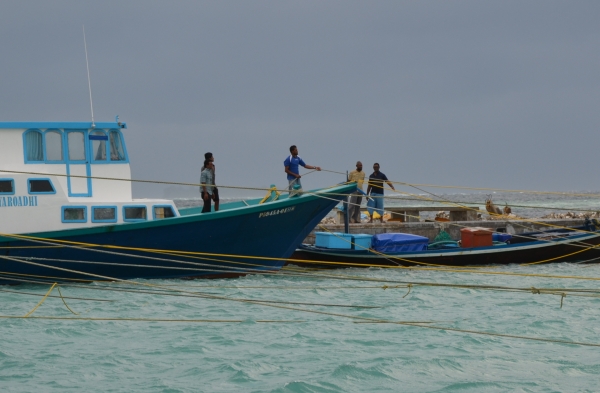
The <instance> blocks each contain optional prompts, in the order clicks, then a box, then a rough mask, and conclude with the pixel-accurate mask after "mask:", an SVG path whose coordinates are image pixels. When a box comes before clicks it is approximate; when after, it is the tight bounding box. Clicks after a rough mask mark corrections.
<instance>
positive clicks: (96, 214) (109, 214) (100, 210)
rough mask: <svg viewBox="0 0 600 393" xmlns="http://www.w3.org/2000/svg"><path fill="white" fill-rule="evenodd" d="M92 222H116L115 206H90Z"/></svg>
mask: <svg viewBox="0 0 600 393" xmlns="http://www.w3.org/2000/svg"><path fill="white" fill-rule="evenodd" d="M92 222H117V207H116V206H102V207H98V206H94V207H92Z"/></svg>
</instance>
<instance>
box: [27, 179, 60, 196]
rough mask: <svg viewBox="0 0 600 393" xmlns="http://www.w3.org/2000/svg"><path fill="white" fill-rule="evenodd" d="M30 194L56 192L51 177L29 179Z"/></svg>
mask: <svg viewBox="0 0 600 393" xmlns="http://www.w3.org/2000/svg"><path fill="white" fill-rule="evenodd" d="M28 183H29V187H28V188H29V193H30V194H56V190H55V189H54V186H53V185H52V182H51V181H50V179H29V180H28Z"/></svg>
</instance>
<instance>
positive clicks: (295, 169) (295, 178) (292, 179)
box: [283, 145, 321, 191]
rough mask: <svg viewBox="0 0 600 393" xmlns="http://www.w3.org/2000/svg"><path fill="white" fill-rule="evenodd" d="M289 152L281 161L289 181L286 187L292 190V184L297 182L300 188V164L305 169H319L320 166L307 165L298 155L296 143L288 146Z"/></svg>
mask: <svg viewBox="0 0 600 393" xmlns="http://www.w3.org/2000/svg"><path fill="white" fill-rule="evenodd" d="M290 153H292V154H291V155H290V156H289V157H288V158H286V159H285V161H284V162H283V166H285V173H287V179H288V182H289V186H288V189H289V190H290V191H292V190H293V189H294V186H295V185H296V184H298V185H299V186H300V189H299V191H300V190H302V184H301V183H300V177H301V176H300V168H299V166H300V165H302V166H303V167H305V168H306V169H316V170H317V171H320V170H321V168H320V167H318V166H311V165H307V164H306V163H305V162H304V160H302V158H300V157H299V156H298V148H297V147H296V145H292V146H290Z"/></svg>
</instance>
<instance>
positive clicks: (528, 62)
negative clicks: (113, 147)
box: [0, 0, 600, 197]
mask: <svg viewBox="0 0 600 393" xmlns="http://www.w3.org/2000/svg"><path fill="white" fill-rule="evenodd" d="M599 20H600V2H598V1H571V2H564V1H547V0H544V1H524V0H519V1H496V2H492V1H369V2H367V1H364V2H355V1H210V2H204V1H168V2H167V1H164V2H158V1H147V0H129V1H80V0H79V1H6V0H4V1H2V2H1V3H0V37H1V38H0V43H1V44H0V45H1V46H0V50H1V53H2V60H1V61H0V89H1V91H2V94H1V96H0V121H44V120H48V121H88V120H90V108H89V98H88V90H87V76H86V69H85V54H84V48H83V36H82V25H85V29H86V35H87V44H88V51H89V60H90V72H91V80H92V91H93V100H94V112H95V118H96V121H112V120H113V119H114V117H115V115H117V114H118V115H120V118H121V120H122V121H125V122H127V124H128V127H129V129H128V130H126V131H125V138H126V142H127V146H128V150H129V155H130V158H131V166H132V173H133V177H134V178H142V179H153V180H168V181H178V182H197V181H198V177H199V168H200V166H201V164H202V160H203V153H204V152H205V151H212V152H213V153H214V154H215V157H216V165H217V180H218V182H219V183H221V184H227V185H244V186H257V187H265V186H268V185H269V184H271V183H275V184H278V185H280V186H283V185H285V184H286V180H285V174H284V173H283V160H284V159H285V157H286V156H287V155H288V148H289V146H290V145H291V144H296V145H298V147H299V150H300V156H301V157H303V159H304V160H305V161H306V162H307V163H308V164H311V165H320V166H322V167H323V168H327V169H331V170H338V171H345V170H351V169H353V168H354V164H355V162H356V161H357V160H361V161H362V162H363V163H364V164H365V168H366V169H367V170H368V171H371V170H370V168H371V166H372V164H373V162H375V161H377V162H379V163H380V164H381V171H382V172H384V173H385V174H386V175H387V176H388V178H390V179H392V180H398V181H405V182H411V183H428V184H442V185H464V186H472V187H498V188H510V189H531V190H561V191H562V190H598V189H600V187H599V186H598V180H597V179H598V176H596V172H597V171H596V167H597V166H598V162H600V152H599V150H598V139H599V137H598V124H599V120H600V111H599V110H598V106H599V103H600V100H599V98H600V89H599V82H600V76H599V70H600V69H599V65H600V53H599V50H600V23H599ZM368 173H370V172H368ZM341 180H342V179H341V177H340V176H339V175H333V174H327V173H315V174H311V175H310V176H307V177H306V178H305V179H304V186H305V188H315V187H319V186H326V185H330V184H333V183H335V182H338V181H341ZM163 188H164V187H162V186H161V187H158V188H153V187H148V186H136V188H135V194H136V196H161V195H162V191H163ZM221 194H222V196H223V197H226V196H227V195H228V194H229V191H225V190H223V191H221ZM232 194H233V192H232ZM261 194H262V193H261ZM236 195H238V194H237V193H236Z"/></svg>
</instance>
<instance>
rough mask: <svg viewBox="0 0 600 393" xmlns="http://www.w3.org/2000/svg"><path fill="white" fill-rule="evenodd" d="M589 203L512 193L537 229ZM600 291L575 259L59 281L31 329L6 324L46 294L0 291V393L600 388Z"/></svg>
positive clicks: (589, 268) (596, 275)
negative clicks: (546, 218)
mask: <svg viewBox="0 0 600 393" xmlns="http://www.w3.org/2000/svg"><path fill="white" fill-rule="evenodd" d="M596 195H597V197H595V196H592V197H588V196H583V197H565V196H564V195H535V196H526V195H521V194H511V195H504V196H505V197H507V202H508V204H509V205H510V204H513V205H517V204H518V205H523V206H524V205H529V206H536V208H531V209H529V210H527V212H530V213H527V214H531V216H532V217H533V216H541V215H543V214H545V211H546V210H544V209H537V207H545V208H548V211H555V210H553V209H551V208H555V207H558V208H564V209H565V210H564V211H565V212H566V211H568V210H569V209H571V210H572V209H589V210H590V211H596V210H600V205H599V204H598V202H599V201H600V194H597V193H596ZM445 197H446V198H447V199H452V200H455V201H457V200H463V201H465V200H467V199H469V198H471V200H470V201H472V202H477V201H479V200H480V199H481V198H484V199H483V200H485V195H483V194H477V195H472V194H471V195H469V194H466V195H459V194H447V195H445ZM497 197H498V198H497ZM502 197H503V196H502V195H498V194H494V200H495V201H496V203H497V204H500V202H501V204H502V205H503V204H504V203H503V202H504V200H503V199H502ZM508 197H510V198H508ZM517 197H520V199H517ZM461 198H463V199H461ZM517 201H518V203H517ZM178 203H179V204H180V205H181V204H184V203H189V204H191V203H192V202H181V201H179V202H178ZM401 203H402V204H406V201H401ZM418 204H422V203H420V202H419V203H418ZM519 209H526V208H519ZM515 210H517V209H516V208H513V212H515ZM523 211H525V210H523ZM523 211H521V212H520V214H521V215H525V214H523ZM534 212H535V213H534ZM540 212H541V213H543V214H540ZM517 213H519V212H518V211H517ZM409 284H410V285H409ZM599 284H600V265H581V264H566V263H563V264H547V265H537V266H519V265H516V264H515V265H508V266H502V267H486V268H480V269H476V270H475V271H469V272H465V271H458V270H456V271H448V270H446V271H443V270H424V269H404V268H394V269H379V268H368V269H340V270H327V271H318V270H307V269H299V268H297V267H294V266H290V267H286V268H285V269H284V270H283V271H282V272H281V273H278V274H269V275H250V276H246V277H243V278H238V279H223V280H136V281H135V282H128V283H105V282H97V283H91V284H61V285H60V287H59V288H60V291H61V292H60V294H62V296H63V297H64V302H63V300H62V299H61V298H60V294H59V292H58V289H57V288H54V289H53V290H52V292H51V295H50V296H49V297H47V298H46V299H45V301H43V303H42V304H41V305H39V307H38V308H37V309H36V310H35V311H34V312H33V313H32V314H31V315H30V316H29V317H28V318H13V317H21V316H24V315H26V314H28V313H29V312H30V311H32V310H33V309H34V308H35V307H36V305H38V303H39V302H40V301H41V300H42V299H43V295H45V294H46V293H47V292H48V290H49V289H50V286H49V285H43V286H42V285H31V284H25V285H18V286H3V287H0V337H1V340H0V391H2V392H65V391H77V392H79V391H90V392H96V391H97V392H134V391H135V392H137V391H140V392H141V391H143V392H232V391H236V392H237V391H240V392H365V391H367V392H597V391H599V390H600V387H599V382H598V381H600V288H599ZM67 306H68V307H67ZM75 313H77V314H75Z"/></svg>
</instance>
